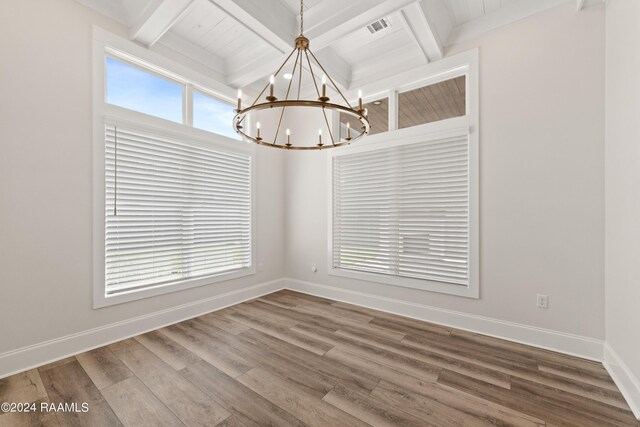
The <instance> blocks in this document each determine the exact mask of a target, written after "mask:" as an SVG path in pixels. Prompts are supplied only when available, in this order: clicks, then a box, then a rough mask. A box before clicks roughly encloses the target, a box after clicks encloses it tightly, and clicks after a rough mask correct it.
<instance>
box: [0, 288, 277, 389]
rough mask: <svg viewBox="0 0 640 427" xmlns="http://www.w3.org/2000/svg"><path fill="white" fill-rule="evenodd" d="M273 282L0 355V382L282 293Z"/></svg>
mask: <svg viewBox="0 0 640 427" xmlns="http://www.w3.org/2000/svg"><path fill="white" fill-rule="evenodd" d="M283 283H284V282H283V280H282V279H278V280H273V281H270V282H265V283H261V284H258V285H254V286H249V287H247V288H243V289H239V290H237V291H233V292H227V293H224V294H220V295H216V296H214V297H211V298H207V299H203V300H199V301H194V302H191V303H187V304H183V305H179V306H177V307H172V308H168V309H166V310H161V311H156V312H154V313H149V314H145V315H143V316H139V317H135V318H133V319H127V320H123V321H121V322H116V323H112V324H110V325H105V326H101V327H99V328H94V329H89V330H87V331H82V332H78V333H75V334H72V335H67V336H64V337H61V338H56V339H53V340H49V341H45V342H42V343H38V344H34V345H30V346H28V347H23V348H19V349H17V350H12V351H9V352H6V353H2V354H0V378H4V377H8V376H10V375H13V374H17V373H19V372H23V371H26V370H28V369H32V368H36V367H38V366H42V365H44V364H47V363H51V362H55V361H56V360H60V359H64V358H65V357H69V356H73V355H75V354H79V353H82V352H85V351H88V350H91V349H94V348H98V347H102V346H104V345H107V344H111V343H114V342H116V341H120V340H123V339H125V338H129V337H133V336H136V335H139V334H143V333H145V332H149V331H152V330H154V329H158V328H162V327H164V326H167V325H171V324H173V323H178V322H181V321H183V320H187V319H191V318H193V317H196V316H200V315H203V314H205V313H209V312H211V311H216V310H220V309H223V308H225V307H228V306H230V305H234V304H238V303H241V302H243V301H247V300H250V299H253V298H257V297H259V296H262V295H266V294H270V293H272V292H276V291H278V290H280V289H283Z"/></svg>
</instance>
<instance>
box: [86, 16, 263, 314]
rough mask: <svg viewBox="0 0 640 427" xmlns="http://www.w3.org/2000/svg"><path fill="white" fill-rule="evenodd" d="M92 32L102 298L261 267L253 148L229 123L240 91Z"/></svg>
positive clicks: (98, 299)
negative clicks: (226, 130)
mask: <svg viewBox="0 0 640 427" xmlns="http://www.w3.org/2000/svg"><path fill="white" fill-rule="evenodd" d="M93 31H94V40H93V70H94V79H93V85H94V87H93V93H94V99H93V104H94V108H93V111H94V114H93V119H94V122H93V130H94V132H93V150H92V152H93V194H94V197H93V307H94V308H101V307H105V306H109V305H114V304H120V303H124V302H129V301H134V300H138V299H142V298H148V297H152V296H156V295H162V294H166V293H170V292H176V291H180V290H184V289H189V288H193V287H196V286H203V285H211V284H214V283H216V282H221V281H226V280H230V279H235V278H240V277H245V276H248V275H252V274H255V265H256V263H255V256H256V255H255V241H254V239H253V236H254V226H255V225H254V224H255V211H254V209H253V206H254V197H255V191H254V189H255V181H254V179H253V174H254V171H255V162H254V157H253V156H254V154H255V147H254V146H253V145H252V144H241V143H239V142H238V141H237V140H235V139H230V138H229V136H231V135H233V134H224V132H223V130H224V128H222V127H220V126H221V125H220V124H221V123H223V122H225V123H226V124H227V126H228V128H231V119H230V118H229V110H230V109H231V108H232V107H231V106H229V105H227V104H226V103H225V100H231V99H233V96H234V94H235V92H236V91H235V90H234V89H232V88H230V87H227V86H225V85H224V84H222V83H220V82H218V81H215V80H213V79H211V78H210V77H209V76H207V75H203V74H200V73H198V72H197V71H195V70H192V69H190V68H188V67H185V66H184V65H182V64H180V63H176V62H173V61H172V60H170V59H168V58H166V57H164V56H162V55H160V54H158V53H156V52H153V51H151V50H149V49H145V48H143V47H141V46H138V45H137V44H135V43H132V42H130V41H129V40H126V39H123V38H121V37H118V36H116V35H114V34H111V33H109V32H106V31H104V30H101V29H99V28H94V30H93ZM196 88H198V90H196ZM209 94H215V98H214V97H213V95H209ZM194 98H195V99H194ZM218 115H219V117H218ZM194 123H195V125H196V126H198V127H201V128H203V129H197V128H196V127H195V126H194ZM210 132H213V133H210ZM216 132H220V134H224V135H217V134H215V133H216Z"/></svg>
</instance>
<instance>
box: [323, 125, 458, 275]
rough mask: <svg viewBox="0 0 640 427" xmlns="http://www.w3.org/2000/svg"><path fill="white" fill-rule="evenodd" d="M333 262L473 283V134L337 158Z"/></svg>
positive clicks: (365, 269) (364, 269) (343, 266)
mask: <svg viewBox="0 0 640 427" xmlns="http://www.w3.org/2000/svg"><path fill="white" fill-rule="evenodd" d="M332 232H333V268H337V269H344V270H354V271H362V272H368V273H376V274H384V275H389V276H398V277H406V278H413V279H424V280H432V281H437V282H445V283H451V284H455V285H462V286H467V285H468V284H469V143H468V138H467V137H466V136H463V137H457V138H448V139H441V140H436V141H430V142H422V143H419V144H410V145H404V146H401V147H393V148H385V149H380V150H375V151H370V152H365V153H356V154H345V155H339V156H336V157H334V158H333V231H332Z"/></svg>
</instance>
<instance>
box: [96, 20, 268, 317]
mask: <svg viewBox="0 0 640 427" xmlns="http://www.w3.org/2000/svg"><path fill="white" fill-rule="evenodd" d="M93 34H94V38H93V159H92V161H93V308H94V309H98V308H101V307H107V306H111V305H115V304H121V303H125V302H129V301H135V300H139V299H144V298H149V297H153V296H157V295H163V294H168V293H172V292H178V291H181V290H185V289H190V288H194V287H197V286H204V285H210V284H213V283H217V282H222V281H226V280H230V279H235V278H239V277H244V276H249V275H253V274H255V273H256V259H257V256H256V248H257V244H256V218H257V216H256V180H255V169H256V165H255V153H256V149H255V145H254V144H249V143H245V142H242V141H238V140H235V139H232V138H227V137H225V136H222V135H218V134H215V133H211V132H207V131H205V130H201V129H197V128H193V127H190V126H189V119H188V116H189V112H188V111H187V110H186V106H185V109H184V110H183V111H184V115H185V116H186V117H185V124H180V123H175V122H172V121H170V120H165V119H161V118H158V117H154V116H150V115H148V114H144V113H140V112H137V111H133V110H129V109H126V108H122V107H118V106H116V105H110V104H107V103H106V102H105V101H106V84H105V83H106V69H105V64H106V56H107V55H110V56H113V57H115V58H119V57H122V58H123V59H125V60H126V61H127V62H131V59H130V58H136V59H138V60H141V61H144V62H145V64H143V65H142V69H146V68H147V63H148V64H154V65H153V66H155V67H158V69H159V70H161V71H158V70H156V69H154V68H153V66H151V65H150V66H149V69H150V70H151V72H153V73H156V74H160V75H161V76H163V77H164V78H168V79H169V80H174V81H176V82H178V83H181V84H184V85H185V88H186V90H185V92H184V93H185V96H184V98H187V99H185V100H183V102H186V101H187V100H188V97H189V96H190V93H189V92H190V90H189V89H190V88H192V87H194V86H195V87H197V88H198V90H202V91H203V92H205V93H208V94H212V95H213V96H215V97H217V98H219V99H222V100H226V101H228V102H232V103H233V97H234V90H233V89H232V88H230V87H228V86H225V85H223V84H221V83H219V82H217V81H215V80H212V79H210V78H208V77H206V76H204V75H202V74H199V73H197V72H195V71H193V70H191V69H189V68H187V67H185V66H183V65H181V64H179V63H177V62H173V61H171V60H170V59H167V58H166V57H164V56H162V55H159V54H157V53H155V52H152V51H150V50H148V49H144V48H143V47H141V46H138V45H136V44H135V43H132V42H130V41H128V40H126V39H123V38H121V37H118V36H116V35H114V34H112V33H109V32H107V31H105V30H103V29H101V28H99V27H94V28H93ZM115 52H117V53H115ZM169 73H170V74H169ZM106 123H109V124H115V125H121V126H129V127H133V128H135V129H143V130H147V131H149V132H152V133H153V134H156V135H160V136H165V137H169V138H173V139H185V138H187V139H188V141H189V142H190V143H193V144H196V145H200V146H203V147H206V148H213V149H219V150H221V151H226V152H233V153H244V154H249V155H250V156H251V267H250V268H247V269H243V270H240V271H234V272H231V273H223V274H219V275H214V276H208V277H199V278H193V279H186V280H183V281H180V282H174V283H169V284H165V285H160V286H156V287H152V288H149V289H142V290H137V291H130V292H123V293H120V294H117V295H111V296H107V295H106V288H105V214H104V213H105V150H104V144H105V141H104V139H105V133H104V126H105V124H106Z"/></svg>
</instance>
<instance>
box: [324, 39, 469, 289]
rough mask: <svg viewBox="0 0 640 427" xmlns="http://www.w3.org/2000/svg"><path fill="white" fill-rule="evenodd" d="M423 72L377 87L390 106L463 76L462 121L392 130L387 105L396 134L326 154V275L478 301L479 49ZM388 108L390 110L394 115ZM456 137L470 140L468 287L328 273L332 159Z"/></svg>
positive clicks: (356, 273)
mask: <svg viewBox="0 0 640 427" xmlns="http://www.w3.org/2000/svg"><path fill="white" fill-rule="evenodd" d="M430 66H431V67H430ZM423 68H424V70H421V71H422V72H421V73H420V74H422V75H427V76H428V77H427V78H424V79H420V80H419V81H415V77H414V80H411V76H415V75H416V74H418V73H416V71H415V70H414V71H412V72H410V73H405V74H403V75H399V76H397V78H396V79H395V80H392V81H386V82H381V83H379V84H386V85H387V88H388V87H392V88H393V89H391V90H387V91H386V94H387V95H386V96H389V99H390V101H391V99H392V97H393V99H394V100H395V99H397V94H398V93H399V92H405V91H408V90H412V89H416V88H419V87H423V86H426V85H429V84H433V83H437V82H440V81H443V80H448V79H451V78H455V77H459V76H462V75H465V76H466V78H467V79H466V85H467V87H466V110H467V111H466V115H465V116H463V117H455V118H452V119H447V120H441V121H438V122H433V123H427V124H423V125H418V126H413V127H409V128H404V129H397V120H395V119H394V120H391V119H392V117H391V116H392V115H393V116H394V117H397V114H398V112H397V108H398V103H397V102H389V118H390V120H389V123H390V124H395V126H394V127H396V128H395V129H394V128H393V127H391V126H390V128H391V129H390V130H389V131H388V132H381V133H378V134H375V135H370V136H367V137H366V138H365V139H364V140H363V141H362V142H359V143H357V144H354V145H349V146H345V147H339V148H335V149H332V150H330V151H328V154H327V156H328V162H327V168H328V169H327V176H328V180H329V183H328V186H327V190H328V194H327V198H328V201H329V203H328V210H327V221H328V228H327V230H328V239H327V243H328V244H327V265H328V266H329V268H328V272H329V274H330V275H333V276H340V277H345V278H349V279H356V280H366V281H370V282H376V283H383V284H387V285H393V286H402V287H407V288H414V289H420V290H425V291H432V292H438V293H444V294H449V295H457V296H462V297H467V298H475V299H478V298H479V297H480V239H479V237H480V205H479V193H480V173H479V165H480V152H479V141H480V136H479V114H478V112H479V96H478V95H479V83H478V50H477V49H475V50H471V51H469V52H464V53H462V54H459V55H456V56H452V57H450V58H446V59H443V60H442V61H438V62H437V63H434V64H428V65H427V66H424V67H423ZM368 89H369V91H370V93H371V92H375V89H376V87H375V86H372V87H369V88H368ZM378 89H379V88H378ZM383 93H384V92H381V91H380V90H378V91H377V93H375V94H373V95H371V96H369V97H367V102H369V101H371V100H375V99H378V98H380V97H381V96H385V95H382V94H383ZM392 107H393V109H394V110H393V111H392ZM460 135H468V137H469V285H468V286H460V285H454V284H448V283H442V282H436V281H431V280H420V279H412V278H405V277H397V276H387V275H383V274H375V273H367V272H359V271H353V270H344V269H339V268H333V159H334V158H335V157H338V156H342V155H346V154H353V153H364V152H369V151H374V150H378V149H383V148H391V147H398V146H402V145H406V144H415V143H420V142H427V141H433V140H437V139H442V138H447V137H453V136H460Z"/></svg>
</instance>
